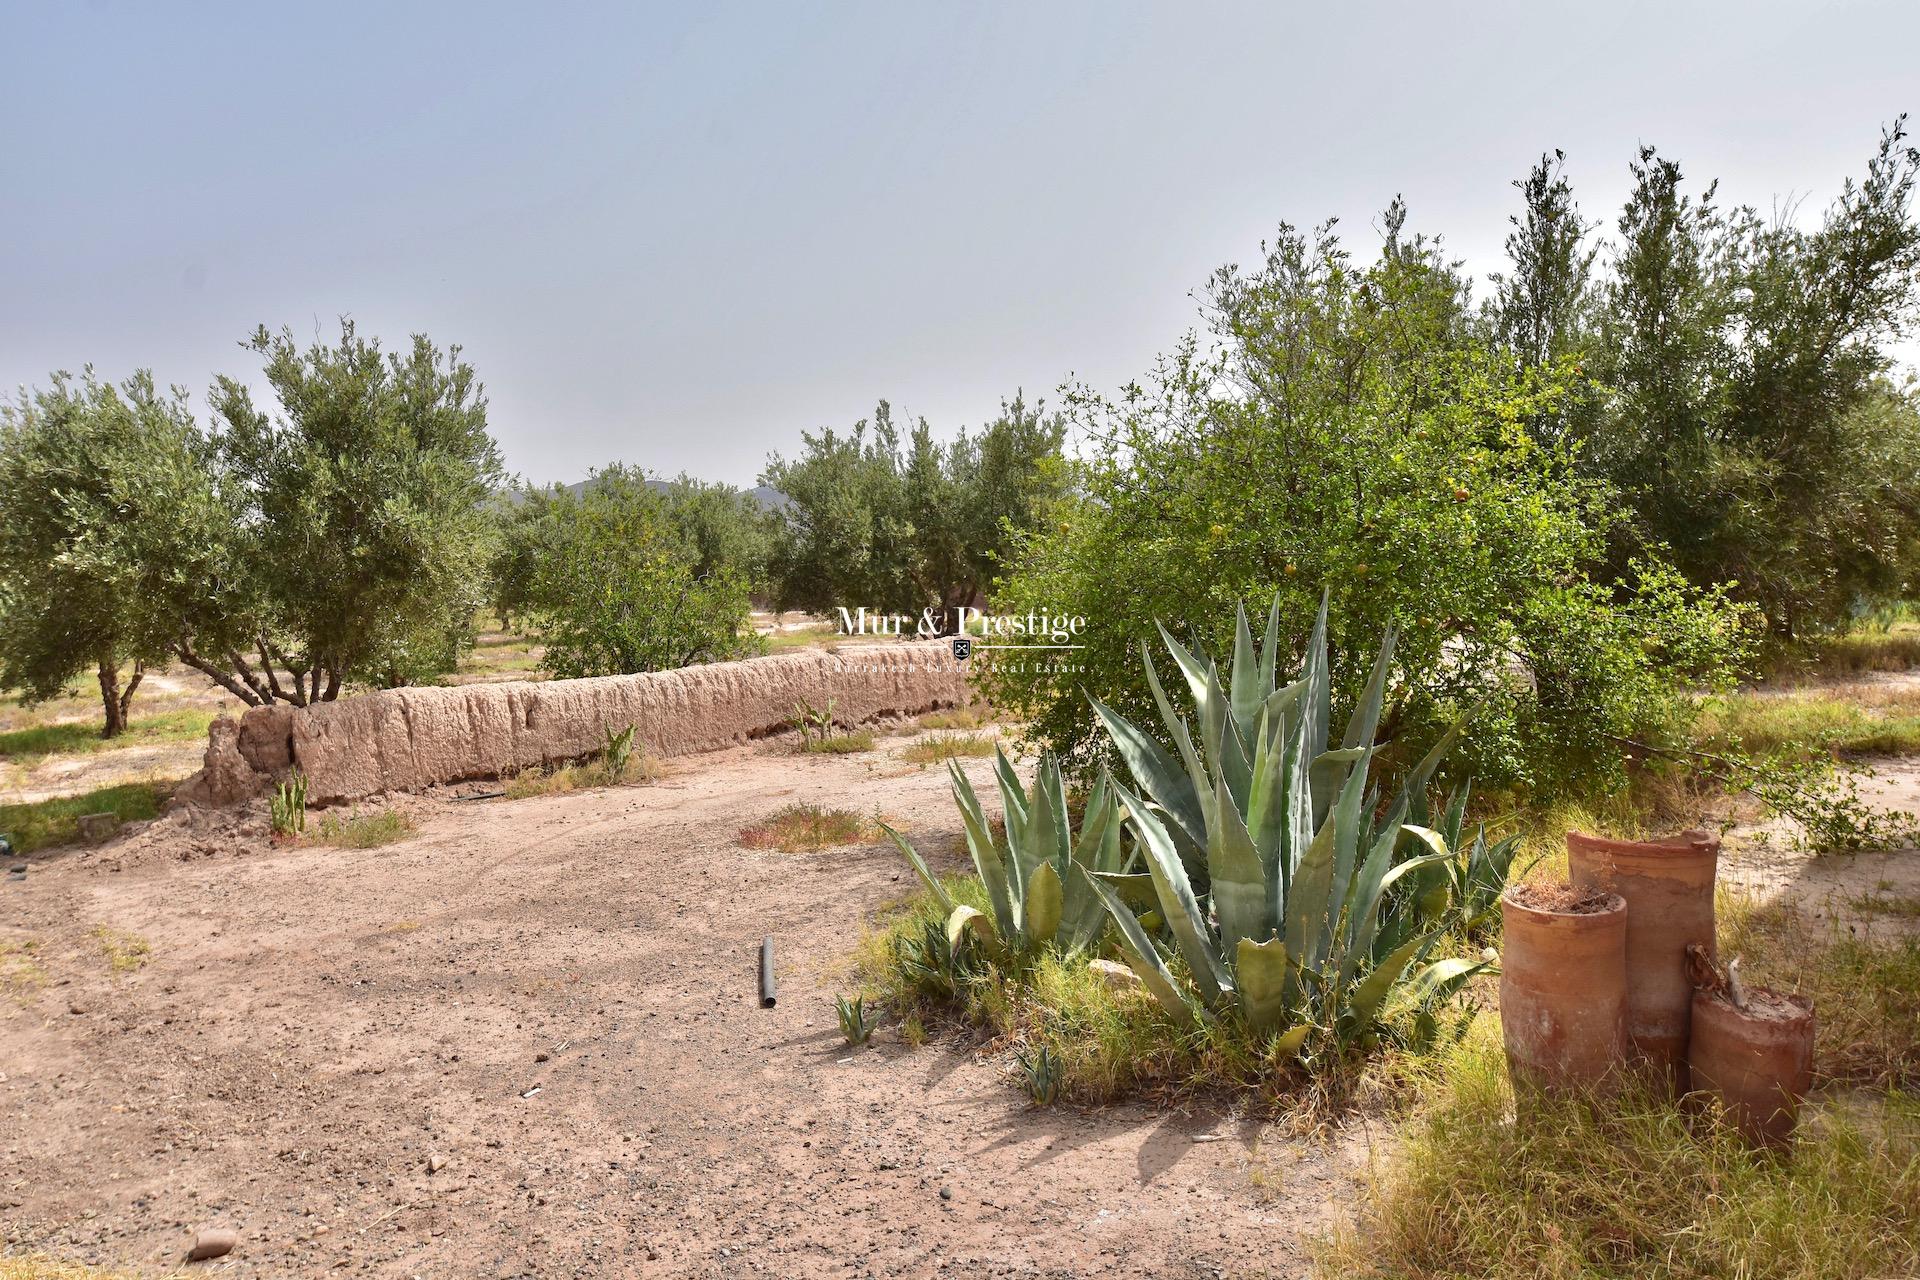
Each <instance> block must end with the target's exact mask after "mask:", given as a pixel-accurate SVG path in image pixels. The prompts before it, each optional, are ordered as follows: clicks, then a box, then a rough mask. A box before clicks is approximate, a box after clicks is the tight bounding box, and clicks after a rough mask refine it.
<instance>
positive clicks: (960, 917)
mask: <svg viewBox="0 0 1920 1280" xmlns="http://www.w3.org/2000/svg"><path fill="white" fill-rule="evenodd" d="M993 756H994V777H995V779H996V781H998V783H999V785H1000V800H1001V805H1002V811H1003V813H1004V814H1005V828H1006V835H1005V837H1004V839H1000V838H996V837H995V835H994V833H993V828H992V827H991V826H990V825H989V824H988V822H987V818H986V814H985V813H984V812H983V811H982V810H981V808H980V800H979V797H978V796H976V795H975V794H974V791H973V784H972V783H971V782H969V781H967V775H966V774H965V773H964V772H962V771H961V769H960V766H959V765H958V764H957V763H956V762H954V761H948V762H947V771H948V773H950V774H951V775H952V778H953V799H954V803H955V804H957V805H958V806H959V808H960V820H961V823H962V825H964V826H965V827H966V832H967V852H968V853H969V854H971V855H972V857H973V868H974V871H975V872H976V873H977V874H978V875H979V877H980V883H981V884H982V885H983V886H984V887H985V888H986V891H987V904H988V906H989V908H990V909H991V914H989V913H988V912H983V911H981V910H979V909H978V908H976V907H971V906H967V905H966V904H964V903H958V902H955V901H954V900H953V896H952V895H951V894H949V893H948V892H947V887H946V886H945V885H943V884H941V883H940V878H939V877H938V876H936V875H934V874H933V871H932V870H931V869H930V868H929V867H928V866H927V862H926V859H925V858H922V857H921V856H920V854H919V851H918V850H916V849H915V848H914V847H913V845H912V844H911V843H909V842H908V841H907V839H906V838H905V837H904V836H902V835H901V834H900V833H899V832H897V831H895V830H894V829H893V828H892V827H889V826H887V825H886V824H885V823H884V822H883V823H881V824H880V829H881V830H882V831H885V832H886V833H887V835H888V836H889V837H890V838H891V839H892V840H893V843H894V844H895V845H897V846H898V847H899V849H900V852H901V853H902V854H904V855H905V856H906V859H907V861H908V862H909V863H910V864H912V866H913V869H914V871H916V872H917V873H919V876H920V879H921V880H922V881H923V882H924V883H925V884H926V886H927V889H928V890H929V891H930V892H931V893H932V894H933V896H934V897H935V898H936V899H937V900H938V901H939V903H940V906H941V909H942V910H943V911H945V912H946V913H947V943H948V947H949V949H950V950H954V951H957V950H958V949H959V948H960V945H961V942H962V940H963V939H964V938H965V937H966V936H968V935H972V936H974V937H976V938H978V939H979V940H980V941H982V942H983V943H984V944H985V945H986V946H987V947H988V949H989V950H995V949H1012V950H1016V951H1033V950H1037V949H1038V948H1040V947H1043V946H1045V945H1047V944H1048V943H1058V944H1059V945H1060V947H1061V948H1062V949H1063V950H1066V951H1068V952H1073V951H1078V950H1081V949H1083V948H1085V947H1086V946H1088V945H1089V944H1090V943H1092V942H1093V941H1094V939H1096V938H1098V937H1099V936H1100V934H1101V932H1102V931H1103V930H1104V929H1105V928H1106V923H1107V912H1106V907H1105V905H1104V904H1103V902H1102V899H1101V894H1100V891H1099V890H1098V889H1097V888H1095V887H1094V884H1093V881H1092V880H1091V879H1090V877H1089V876H1088V875H1087V874H1084V873H1093V874H1095V875H1098V874H1118V873H1120V872H1123V871H1124V870H1125V866H1124V864H1123V862H1122V856H1123V855H1122V853H1121V844H1120V826H1121V823H1120V806H1119V802H1118V798H1117V795H1116V788H1114V787H1113V785H1112V784H1111V782H1110V780H1109V779H1107V778H1106V777H1104V776H1103V777H1102V778H1101V779H1100V780H1099V782H1098V783H1097V784H1095V786H1094V789H1093V794H1092V795H1091V796H1089V797H1088V798H1087V806H1086V810H1085V812H1084V813H1083V814H1082V815H1081V819H1080V834H1079V836H1078V837H1077V838H1076V837H1075V835H1074V833H1073V827H1072V823H1071V821H1070V820H1069V818H1068V815H1067V794H1066V787H1065V784H1064V783H1063V782H1062V780H1061V776H1060V762H1059V760H1057V759H1056V758H1055V757H1054V755H1053V753H1052V752H1044V753H1042V754H1041V756H1040V764H1039V767H1038V768H1037V769H1036V770H1035V773H1034V780H1033V789H1032V790H1031V791H1023V790H1022V789H1021V787H1020V779H1019V776H1018V775H1017V774H1016V773H1015V772H1014V769H1013V762H1012V761H1011V760H1008V759H1007V756H1006V753H1005V752H1004V751H1001V750H1000V749H999V748H998V747H995V748H994V753H993ZM1076 868H1077V870H1076Z"/></svg>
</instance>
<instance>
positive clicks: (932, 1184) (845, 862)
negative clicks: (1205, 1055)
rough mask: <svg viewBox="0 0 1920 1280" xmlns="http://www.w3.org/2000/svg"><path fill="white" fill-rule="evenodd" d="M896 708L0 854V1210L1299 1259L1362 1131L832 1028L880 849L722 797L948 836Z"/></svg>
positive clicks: (954, 1256)
mask: <svg viewBox="0 0 1920 1280" xmlns="http://www.w3.org/2000/svg"><path fill="white" fill-rule="evenodd" d="M905 741H906V739H891V740H888V741H887V742H886V743H884V744H883V747H882V749H881V750H878V751H875V752H872V753H867V754H865V755H856V756H845V757H833V756H807V757H801V756H794V755H789V754H775V753H771V752H769V751H768V750H767V749H766V748H760V749H758V750H745V749H743V750H739V751H734V752H726V753H719V754H716V755H712V756H706V757H701V758H698V759H696V760H691V761H685V762H679V763H676V765H675V766H674V768H673V770H672V772H671V773H670V774H669V776H668V777H667V778H665V779H664V780H662V781H659V782H656V783H654V784H652V785H648V786H643V787H631V788H621V789H614V790H606V791H595V792H582V793H575V794H571V795H563V796H550V797H543V798H538V799H532V800H522V801H506V800H475V801H466V800H457V799H453V798H451V797H450V796H441V797H437V798H425V799H417V800H410V801H407V802H406V804H407V807H408V809H409V811H410V812H411V813H412V814H413V816H414V818H415V820H416V822H418V824H419V825H420V827H421V830H420V833H419V834H417V835H415V836H413V837H412V838H410V839H408V840H406V841H404V842H402V843H399V844H396V845H392V846H388V847H386V848H380V849H373V850H367V851H354V850H344V849H337V848H331V847H321V846H297V847H273V846H271V845H270V844H269V843H268V841H267V840H266V837H265V831H264V827H263V824H262V823H261V821H260V819H259V818H258V817H255V818H253V819H251V820H250V821H249V822H247V823H245V824H241V825H239V826H235V825H234V824H233V823H232V821H231V820H227V821H210V822H209V821H202V822H201V823H199V824H198V825H197V826H196V825H193V824H188V823H186V822H183V821H180V820H176V819H167V820H163V821H162V823H160V824H157V825H156V826H154V827H152V828H149V829H148V830H146V831H144V832H140V833H136V834H133V835H131V836H128V837H126V838H123V839H121V840H119V841H117V842H115V843H114V844H112V845H109V846H107V847H105V848H103V849H100V850H95V851H90V852H86V853H80V852H66V853H62V854H57V855H50V856H48V857H47V858H44V859H37V860H35V861H34V865H33V867H32V869H31V871H30V872H29V874H28V875H27V878H26V879H25V880H24V881H23V882H13V881H10V880H0V1241H3V1242H4V1246H5V1247H6V1248H8V1249H11V1250H14V1251H30V1250H36V1249H38V1250H45V1251H46V1252H48V1253H50V1254H54V1255H57V1256H60V1257H64V1258H71V1259H78V1260H85V1261H92V1262H99V1263H112V1264H115V1265H120V1266H128V1267H134V1268H137V1269H139V1270H142V1271H145V1272H152V1273H158V1272H161V1271H164V1270H166V1269H168V1268H170V1267H172V1266H174V1265H176V1264H178V1263H179V1262H180V1260H181V1258H182V1255H183V1253H184V1251H185V1250H186V1248H187V1246H188V1243H189V1241H190V1239H191V1235H192V1232H193V1231H194V1230H195V1229H196V1228H199V1227H202V1226H226V1227H232V1228H234V1229H236V1230H237V1231H238V1232H239V1235H240V1245H239V1248H238V1249H237V1250H236V1251H235V1252H234V1253H233V1254H232V1255H230V1256H229V1257H228V1258H225V1259H222V1260H220V1261H218V1262H214V1263H207V1264H199V1265H198V1266H196V1267H195V1268H193V1269H194V1270H196V1271H197V1270H201V1269H205V1270H208V1271H217V1272H220V1273H222V1274H234V1275H246V1276H276V1277H279V1276H321V1275H335V1274H370V1275H382V1276H422V1277H433V1276H441V1277H507V1276H539V1277H549V1276H629V1275H633V1276H715V1277H719V1276H727V1277H733V1276H763V1275H777V1276H782V1277H809V1276H942V1275H956V1276H957V1275H966V1276H1009V1277H1029V1276H1031V1277H1040V1276H1045V1277H1085V1276H1108V1275H1112V1276H1126V1277H1129V1280H1138V1278H1139V1277H1141V1276H1154V1277H1186V1276H1193V1277H1203V1276H1204V1277H1214V1276H1235V1277H1256V1276H1295V1275H1301V1274H1304V1272H1305V1271H1306V1269H1307V1259H1306V1254H1305V1251H1304V1250H1305V1246H1306V1243H1307V1242H1308V1241H1309V1240H1310V1238H1311V1237H1313V1236H1314V1235H1316V1234H1318V1233H1319V1232H1322V1231H1324V1230H1325V1229H1327V1228H1328V1227H1330V1226H1332V1225H1333V1224H1334V1223H1335V1222H1337V1221H1339V1220H1340V1219H1341V1218H1342V1217H1343V1216H1344V1214H1345V1213H1346V1211H1347V1207H1348V1206H1349V1205H1350V1204H1351V1202H1352V1200H1353V1199H1354V1196H1355V1194H1356V1187H1357V1185H1358V1182H1359V1180H1360V1178H1361V1177H1362V1175H1363V1174H1364V1172H1365V1168H1366V1164H1367V1161H1368V1160H1369V1158H1370V1156H1369V1143H1368V1141H1367V1139H1366V1135H1365V1133H1364V1132H1354V1133H1350V1134H1347V1135H1345V1136H1342V1137H1337V1138H1334V1139H1330V1140H1328V1141H1325V1142H1319V1143H1311V1144H1307V1143H1300V1142H1290V1141H1285V1140H1282V1139H1280V1138H1279V1137H1277V1136H1275V1135H1274V1134H1272V1133H1263V1132H1262V1131H1261V1128H1260V1126H1258V1125H1255V1124H1252V1123H1248V1122H1242V1121H1238V1120H1236V1119H1234V1118H1233V1117H1229V1116H1222V1115H1218V1114H1208V1113H1192V1114H1183V1113H1157V1112H1154V1111H1151V1110H1148V1109H1145V1108H1139V1107H1131V1106H1128V1107H1116V1108H1111V1109H1106V1110H1101V1111H1097V1112H1084V1111H1080V1110H1076V1109H1074V1108H1071V1107H1065V1106H1062V1107H1056V1108H1053V1109H1049V1110H1044V1111H1041V1110H1035V1109H1032V1108H1030V1107H1029V1106H1028V1105H1027V1102H1026V1099H1025V1097H1024V1095H1023V1094H1022V1093H1021V1092H1020V1091H1019V1090H1018V1089H1017V1088H1015V1087H1014V1086H1013V1085H1012V1084H1011V1082H1010V1080H1009V1079H1008V1076H1007V1071H1008V1066H1007V1063H1006V1061H1005V1058H1004V1056H999V1057H996V1056H991V1055H982V1054H980V1053H978V1052H976V1051H975V1050H973V1049H971V1048H969V1047H966V1046H952V1045H940V1044H928V1045H924V1046H922V1047H919V1048H909V1047H907V1046H905V1045H904V1044H902V1043H900V1042H899V1040H898V1037H897V1034H896V1033H895V1032H894V1031H893V1030H891V1029H888V1030H883V1031H882V1032H880V1033H879V1034H877V1035H876V1037H875V1041H874V1043H873V1045H872V1046H870V1047H869V1048H867V1049H864V1050H857V1051H850V1050H849V1049H848V1048H847V1047H846V1045H845V1043H844V1042H843V1041H842V1040H841V1038H840V1035H839V1033H838V1030H837V1027H836V1024H835V1020H834V1014H833V1008H832V997H833V994H834V992H835V991H836V989H844V988H845V987H846V986H848V985H849V983H848V982H847V980H846V978H845V964H846V959H847V955H848V952H849V950H850V948H851V945H852V943H853V940H854V939H855V938H856V937H857V936H858V933H859V931H860V929H861V928H862V926H863V923H864V922H866V921H869V920H870V919H871V918H872V917H873V915H874V913H875V912H876V911H879V910H881V909H883V908H884V907H886V906H887V905H888V904H889V903H890V902H893V901H897V900H898V899H899V898H901V897H902V896H904V895H905V893H906V892H907V891H908V890H909V889H910V888H911V876H910V875H908V874H903V873H904V872H905V868H904V866H903V864H902V863H901V861H900V859H899V857H898V855H897V854H896V853H895V852H894V851H892V849H891V848H890V847H882V846H880V845H877V844H867V845H861V846H856V847H846V848H840V849H834V850H829V851H826V852H823V853H816V854H788V853H780V852H774V851H751V850H747V849H743V848H741V847H739V845H738V844H737V843H736V841H735V835H736V833H737V832H738V830H739V829H740V827H741V826H742V825H744V824H745V823H747V822H749V821H751V820H754V819H757V818H759V817H762V816H764V815H765V814H767V813H769V812H771V811H772V810H774V809H777V808H779V807H780V806H781V805H783V804H786V803H788V802H790V801H793V800H820V801H822V802H827V803H834V804H840V805H848V806H852V807H857V808H860V809H864V810H874V811H879V812H883V813H885V814H886V815H888V816H889V817H890V818H893V819H897V820H899V821H901V822H903V823H905V824H906V825H907V826H908V827H909V828H910V829H911V830H912V831H913V832H915V834H916V836H917V838H918V839H919V841H920V842H921V844H922V847H923V848H924V849H927V850H928V851H929V852H936V851H943V852H944V853H945V857H946V858H947V860H948V864H949V865H953V866H957V865H958V862H959V859H958V855H957V852H955V851H956V850H957V839H958V835H959V830H958V826H957V823H956V821H955V816H954V811H953V807H952V804H951V801H950V799H949V797H948V793H947V786H946V783H945V780H944V773H943V771H942V770H941V769H938V768H921V767H917V766H913V765H909V764H906V763H904V762H902V761H901V760H900V759H899V757H898V755H897V750H898V747H899V746H900V745H903V744H904V742H905ZM968 767H969V770H970V772H972V773H973V774H974V775H975V777H976V779H977V784H978V785H979V786H980V787H981V788H982V794H983V795H989V794H991V791H992V788H991V786H990V785H989V783H988V778H989V776H990V762H987V761H979V760H975V761H970V762H968ZM477 789H478V788H469V790H477ZM764 934H772V935H773V936H774V938H775V939H776V947H777V953H778V957H779V976H780V984H781V990H780V1001H779V1004H778V1006H777V1007H776V1008H773V1009H762V1008H761V1007H760V1006H759V1004H758V1001H757V993H756V988H755V965H756V959H757V951H758V946H759V942H760V939H761V937H762V935H764ZM142 943H145V944H147V945H149V946H150V948H151V951H150V954H149V955H147V956H146V958H145V962H144V964H138V967H135V965H136V963H137V962H138V960H139V956H138V954H137V953H138V949H139V947H140V945H141V944H142ZM115 957H119V959H120V963H119V964H118V965H117V966H116V964H115Z"/></svg>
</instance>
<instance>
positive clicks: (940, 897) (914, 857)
mask: <svg viewBox="0 0 1920 1280" xmlns="http://www.w3.org/2000/svg"><path fill="white" fill-rule="evenodd" d="M880 829H881V830H882V831H884V832H886V833H887V838H888V839H890V840H892V841H893V843H894V847H895V848H897V849H899V850H900V852H901V854H902V855H904V856H905V857H906V860H907V862H908V864H909V865H911V866H912V867H913V870H914V872H915V874H917V875H918V876H919V877H920V883H922V884H924V885H926V886H927V891H928V892H929V893H931V894H932V895H933V897H934V900H935V901H936V902H938V903H939V904H940V909H941V910H942V911H952V910H953V906H954V903H953V895H952V894H950V893H948V892H947V886H945V885H944V884H941V883H940V877H939V876H936V875H934V874H933V869H932V868H931V867H929V866H927V861H926V859H925V858H922V857H921V856H920V851H919V850H918V849H915V848H914V847H913V846H912V845H911V844H909V843H907V838H906V837H905V836H903V835H901V834H900V833H899V832H898V831H895V830H894V829H893V828H892V827H890V826H888V825H887V824H886V823H884V822H883V823H881V824H880Z"/></svg>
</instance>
